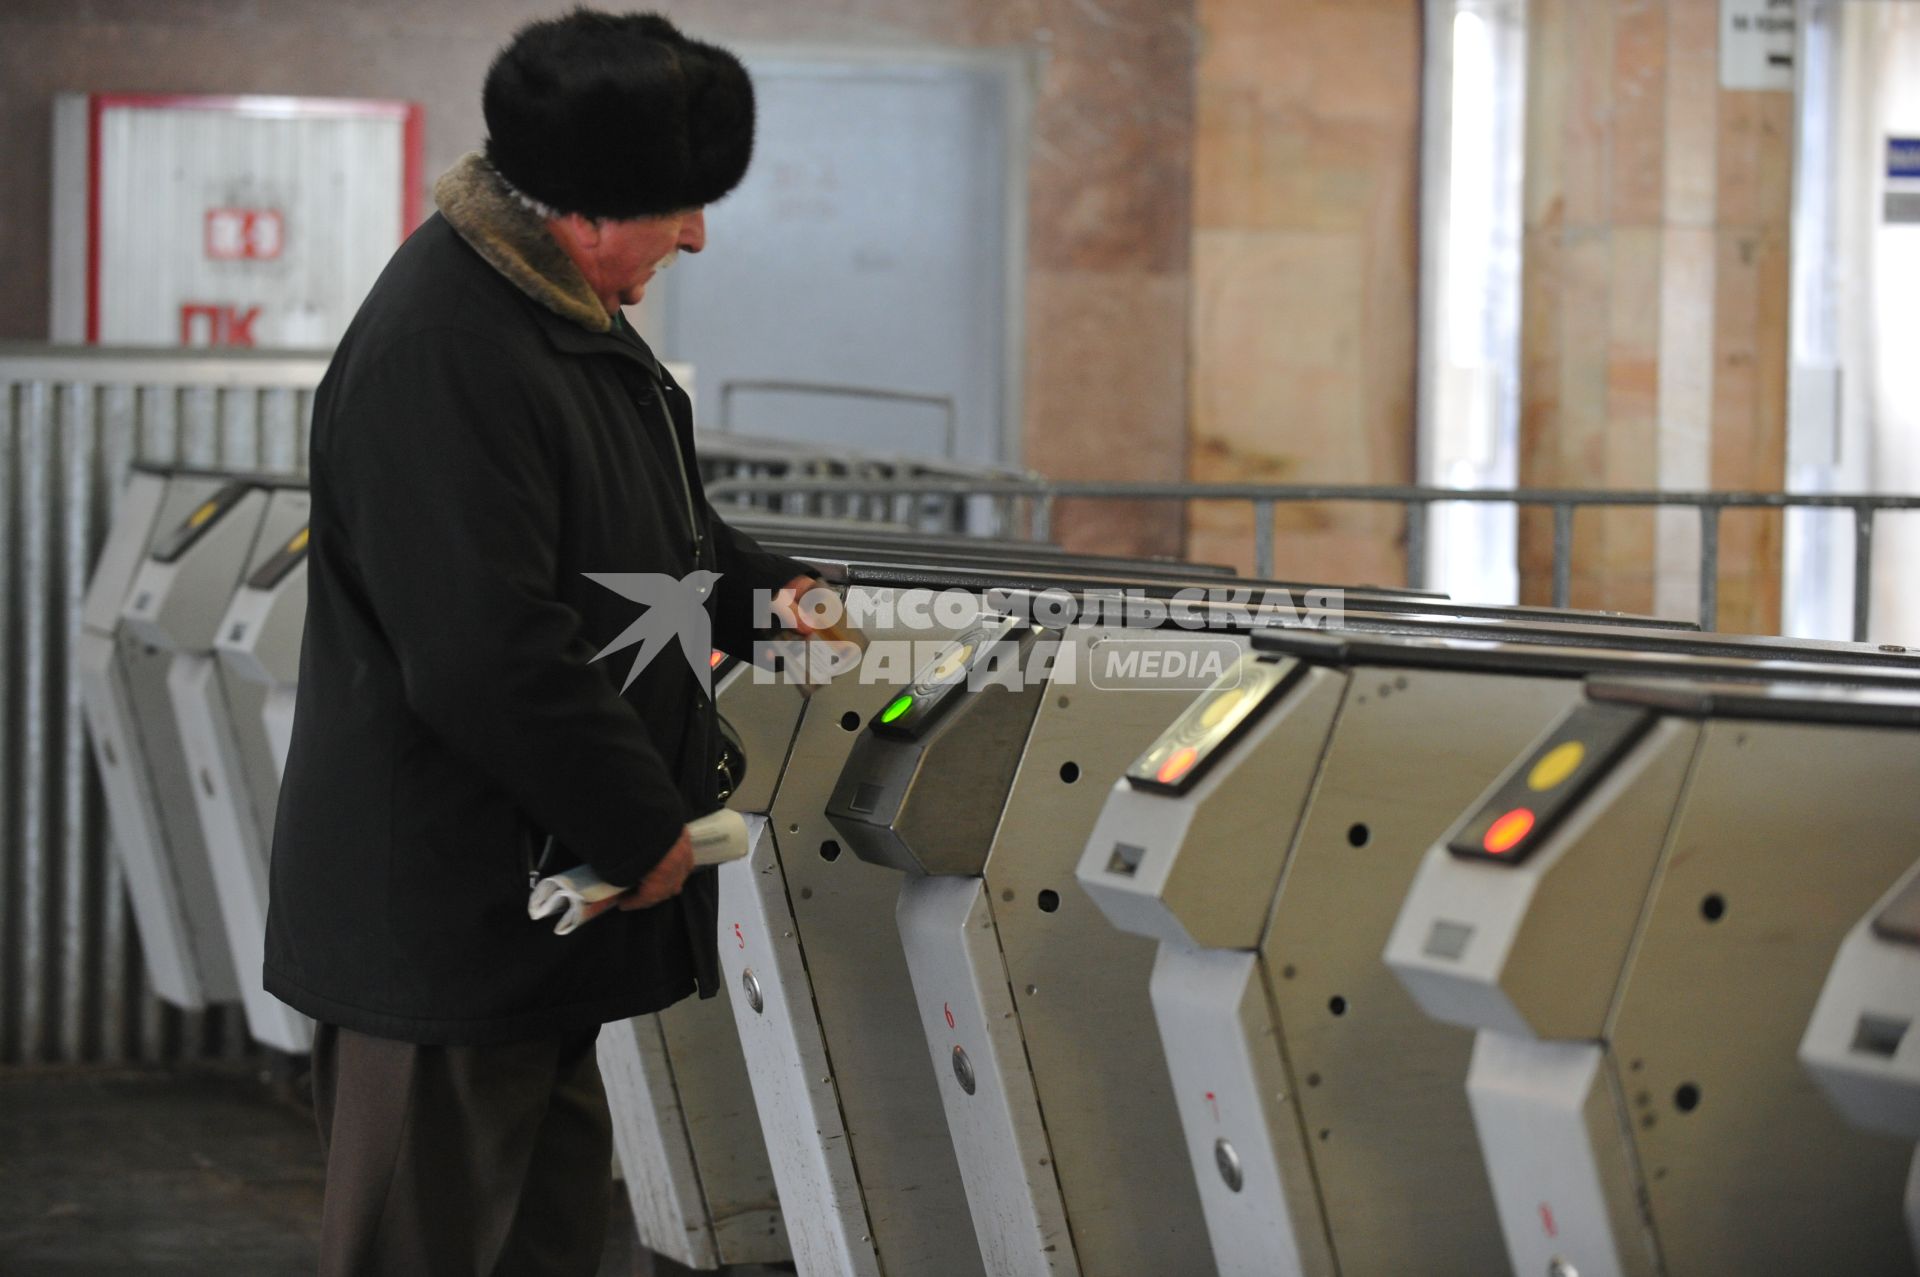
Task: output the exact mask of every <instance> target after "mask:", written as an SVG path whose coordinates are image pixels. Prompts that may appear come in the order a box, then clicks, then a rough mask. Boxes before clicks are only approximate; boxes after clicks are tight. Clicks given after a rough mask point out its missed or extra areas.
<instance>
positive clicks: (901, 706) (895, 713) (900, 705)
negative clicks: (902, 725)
mask: <svg viewBox="0 0 1920 1277" xmlns="http://www.w3.org/2000/svg"><path fill="white" fill-rule="evenodd" d="M912 708H913V693H911V692H908V693H906V694H905V695H903V696H896V697H894V699H893V704H891V705H889V706H887V707H886V708H885V709H883V710H881V711H880V721H881V722H883V723H891V722H894V721H895V720H897V719H898V718H899V717H900V716H901V715H902V714H905V713H906V712H907V711H908V710H910V709H912Z"/></svg>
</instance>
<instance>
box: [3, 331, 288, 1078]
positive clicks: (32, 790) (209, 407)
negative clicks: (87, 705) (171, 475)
mask: <svg viewBox="0 0 1920 1277" xmlns="http://www.w3.org/2000/svg"><path fill="white" fill-rule="evenodd" d="M325 366H326V363H325V360H324V359H317V358H306V357H282V356H258V357H247V356H236V355H226V354H223V355H222V356H221V357H220V358H219V359H217V360H215V359H210V358H208V357H206V356H193V355H184V354H181V353H178V352H115V351H109V350H94V351H87V352H84V353H79V352H73V351H68V350H54V349H50V348H45V347H0V565H4V566H3V567H0V1065H8V1064H23V1063H81V1062H92V1061H102V1062H121V1061H166V1060H175V1059H194V1058H210V1057H222V1056H236V1055H241V1054H244V1053H246V1052H247V1051H248V1050H249V1049H250V1048H249V1046H248V1042H247V1036H246V1030H245V1025H244V1022H243V1020H242V1017H241V1015H240V1013H239V1011H238V1008H237V1007H236V1008H233V1009H227V1008H218V1009H214V1010H210V1011H207V1012H203V1013H192V1012H182V1011H179V1010H177V1009H175V1008H173V1007H170V1006H166V1005H164V1004H163V1003H161V1002H159V1001H158V1000H157V999H155V998H154V997H153V995H152V994H151V993H150V992H149V991H148V989H147V980H146V974H145V972H144V970H143V969H142V966H141V960H140V946H139V940H138V937H137V935H136V934H135V932H134V924H133V919H132V916H131V913H130V912H129V909H128V904H127V897H126V889H125V886H124V884H123V882H122V880H121V874H120V866H119V862H118V859H117V858H116V857H115V856H114V855H113V854H112V853H111V848H110V846H109V841H108V840H109V838H110V836H111V831H110V830H109V829H108V827H107V823H106V815H105V811H104V808H103V805H102V801H101V795H100V787H99V780H98V778H97V777H96V776H95V774H94V770H93V759H92V755H91V753H90V752H89V748H88V742H87V738H86V729H85V726H84V724H83V720H82V717H81V707H80V693H79V688H78V684H77V681H76V680H74V679H73V678H71V677H70V669H69V665H70V659H71V654H72V652H73V648H74V642H75V640H76V638H77V637H78V634H79V631H80V615H81V613H80V609H81V604H82V600H83V599H84V596H85V592H86V584H87V577H88V574H89V573H90V572H91V570H92V567H93V562H94V559H95V557H96V556H97V555H98V553H99V550H100V546H101V543H102V541H103V540H104V538H105V535H106V531H107V527H108V525H109V524H110V523H111V521H112V519H113V516H114V512H115V509H116V507H117V505H118V502H119V499H120V494H121V492H122V491H123V489H124V487H125V481H126V475H127V470H128V468H129V466H131V465H132V464H133V463H134V462H135V461H144V462H151V463H156V464H178V465H194V466H208V467H222V468H228V467H230V468H234V469H248V470H266V471H273V472H279V473H295V472H299V471H301V470H303V469H304V467H305V464H306V436H307V425H308V422H309V419H310V417H311V414H312V401H313V387H314V386H315V385H316V384H317V383H318V382H319V379H320V375H321V373H322V372H323V371H324V369H325Z"/></svg>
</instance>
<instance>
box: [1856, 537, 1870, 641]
mask: <svg viewBox="0 0 1920 1277" xmlns="http://www.w3.org/2000/svg"><path fill="white" fill-rule="evenodd" d="M1872 608H1873V507H1872V506H1870V505H1857V506H1855V507H1854V508H1853V641H1854V642H1856V643H1864V642H1866V641H1867V619H1868V614H1869V613H1870V612H1871V611H1872Z"/></svg>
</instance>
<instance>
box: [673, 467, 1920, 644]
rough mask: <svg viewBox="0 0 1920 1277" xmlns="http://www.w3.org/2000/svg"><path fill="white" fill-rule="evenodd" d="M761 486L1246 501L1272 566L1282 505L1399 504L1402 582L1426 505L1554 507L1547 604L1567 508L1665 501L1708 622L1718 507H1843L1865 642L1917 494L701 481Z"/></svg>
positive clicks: (1040, 526)
mask: <svg viewBox="0 0 1920 1277" xmlns="http://www.w3.org/2000/svg"><path fill="white" fill-rule="evenodd" d="M766 492H787V493H795V492H800V493H805V494H807V495H818V496H823V497H824V496H881V497H905V498H911V497H940V498H946V499H948V500H961V499H964V498H968V497H991V498H997V499H1000V500H1003V501H1011V500H1013V499H1020V498H1024V499H1026V500H1028V501H1030V502H1031V503H1032V505H1031V508H1032V511H1033V514H1032V519H1031V523H1030V526H1029V528H1028V534H1029V535H1031V536H1034V537H1048V536H1050V535H1051V532H1052V511H1053V507H1054V505H1055V503H1056V502H1059V501H1062V500H1127V501H1154V500H1164V501H1182V502H1190V501H1244V502H1248V503H1250V504H1251V505H1252V506H1253V509H1254V548H1255V555H1254V558H1255V567H1254V570H1255V572H1256V573H1257V574H1259V575H1261V576H1271V575H1272V574H1273V569H1274V517H1275V514H1276V512H1277V510H1278V507H1279V506H1281V505H1282V504H1299V503H1301V502H1333V501H1358V502H1368V503H1374V504H1392V505H1399V506H1401V507H1403V508H1404V509H1405V511H1406V515H1407V538H1406V542H1407V585H1408V587H1409V588H1412V589H1421V588H1424V587H1425V581H1426V571H1425V569H1426V528H1427V519H1428V513H1429V510H1430V508H1431V507H1432V506H1434V505H1437V504H1441V503H1453V502H1473V503H1482V504H1501V505H1512V506H1516V507H1545V508H1547V509H1550V510H1552V511H1553V525H1554V527H1553V606H1555V607H1561V608H1564V607H1567V606H1568V605H1569V602H1570V597H1571V595H1572V563H1573V515H1574V511H1576V510H1578V509H1580V508H1582V507H1606V508H1616V509H1617V508H1623V507H1628V508H1631V507H1641V508H1646V507H1663V508H1674V507H1680V508H1686V509H1692V510H1695V511H1697V512H1698V513H1699V515H1700V624H1701V626H1702V628H1704V629H1709V630H1710V629H1713V628H1714V625H1715V623H1716V622H1717V620H1718V617H1719V565H1720V515H1721V514H1722V513H1723V512H1724V511H1727V510H1789V509H1814V510H1848V511H1851V512H1852V513H1853V517H1854V568H1853V584H1854V591H1853V596H1854V602H1853V637H1854V641H1855V642H1865V641H1866V636H1867V626H1868V621H1869V619H1870V608H1871V605H1872V592H1871V590H1870V588H1869V585H1870V582H1871V576H1872V567H1873V527H1874V516H1875V515H1877V514H1879V513H1880V512H1882V511H1896V510H1920V496H1896V495H1887V494H1881V493H1869V492H1861V493H1838V492H1737V491H1689V492H1680V491H1668V490H1659V489H1596V490H1584V489H1577V488H1435V487H1425V486H1418V485H1411V484H1406V485H1402V484H1259V483H1142V482H1132V481H1117V480H1067V479H1062V480H991V481H983V482H973V481H955V480H935V479H914V478H901V479H864V478H844V479H842V478H834V479H817V480H816V479H798V480H792V481H788V480H780V481H775V482H771V483H770V482H768V481H766V480H757V479H747V478H741V479H727V480H722V481H720V482H717V483H714V484H712V485H710V486H709V487H708V495H709V496H710V497H712V498H713V499H714V500H715V501H725V500H727V499H729V498H738V497H744V496H751V495H758V494H761V493H766Z"/></svg>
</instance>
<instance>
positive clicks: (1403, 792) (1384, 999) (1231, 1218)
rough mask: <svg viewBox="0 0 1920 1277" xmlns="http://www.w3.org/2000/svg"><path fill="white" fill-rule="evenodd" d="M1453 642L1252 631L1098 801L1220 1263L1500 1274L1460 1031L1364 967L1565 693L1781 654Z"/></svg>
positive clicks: (1646, 642) (1631, 640) (1482, 632)
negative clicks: (1477, 803)
mask: <svg viewBox="0 0 1920 1277" xmlns="http://www.w3.org/2000/svg"><path fill="white" fill-rule="evenodd" d="M1350 619H1351V618H1350ZM1369 624H1373V623H1371V622H1369ZM1377 628H1380V629H1382V630H1387V631H1390V630H1391V628H1392V625H1391V622H1388V621H1385V620H1382V621H1380V622H1378V624H1377ZM1413 628H1415V629H1416V630H1417V631H1421V632H1425V629H1426V627H1425V625H1424V623H1423V624H1422V625H1421V626H1416V627H1413ZM1451 628H1452V630H1453V632H1454V633H1456V635H1458V636H1460V637H1465V636H1467V635H1469V634H1471V635H1474V636H1475V637H1474V638H1473V639H1472V641H1471V642H1459V641H1446V640H1440V639H1432V638H1414V639H1407V640H1400V641H1396V640H1394V639H1392V638H1390V637H1387V636H1386V635H1385V634H1382V635H1381V636H1379V637H1374V636H1371V635H1367V634H1363V633H1350V634H1344V635H1336V634H1313V633H1310V632H1306V631H1289V632H1273V633H1259V634H1256V635H1255V638H1254V649H1255V652H1254V654H1253V655H1251V656H1250V657H1249V658H1247V666H1246V668H1244V669H1243V670H1242V671H1241V672H1240V674H1239V681H1238V682H1235V681H1233V680H1228V681H1226V682H1223V684H1222V686H1221V687H1220V688H1218V689H1217V690H1215V691H1214V692H1211V693H1209V694H1208V695H1206V696H1203V697H1202V698H1200V699H1199V700H1197V701H1195V702H1194V704H1193V706H1192V708H1191V709H1190V710H1189V712H1188V713H1187V714H1186V715H1183V717H1182V719H1181V721H1179V722H1177V723H1175V724H1174V725H1173V726H1172V727H1170V728H1169V729H1168V730H1167V732H1166V733H1165V734H1164V735H1163V736H1162V737H1161V738H1160V740H1159V741H1158V742H1156V743H1155V744H1154V746H1153V747H1152V748H1151V749H1149V750H1147V751H1145V752H1144V753H1143V754H1142V755H1141V756H1140V757H1139V759H1138V760H1137V761H1136V763H1135V764H1134V765H1133V766H1132V767H1131V768H1129V769H1128V773H1127V775H1126V777H1125V778H1124V779H1123V780H1121V781H1120V782H1119V783H1117V784H1116V785H1115V786H1114V787H1113V791H1112V794H1111V796H1110V798H1109V800H1108V803H1107V806H1106V809H1105V811H1104V812H1103V814H1102V817H1101V820H1100V823H1099V825H1098V826H1097V827H1096V829H1095V831H1094V833H1093V836H1092V837H1091V838H1090V839H1089V840H1088V843H1087V845H1086V848H1085V853H1084V855H1083V857H1082V859H1081V861H1080V865H1079V878H1080V881H1081V883H1082V885H1083V886H1084V887H1085V888H1086V890H1087V891H1088V893H1089V895H1091V896H1092V897H1093V898H1094V899H1095V900H1096V901H1097V902H1098V903H1099V905H1100V906H1101V908H1102V909H1103V911H1104V912H1105V913H1106V914H1107V915H1108V916H1109V917H1110V918H1111V919H1112V920H1113V921H1114V922H1115V923H1116V924H1117V925H1119V926H1121V927H1122V928H1124V929H1127V930H1131V931H1136V932H1139V933H1142V934H1145V935H1149V936H1152V937H1154V938H1156V939H1158V940H1160V941H1161V942H1162V944H1161V949H1160V954H1159V958H1158V960H1157V962H1156V966H1155V970H1154V974H1153V977H1152V987H1151V994H1152V1000H1153V1004H1154V1008H1155V1013H1156V1019H1157V1021H1158V1023H1159V1026H1160V1031H1161V1039H1162V1045H1163V1047H1164V1050H1165V1052H1166V1056H1167V1061H1168V1067H1169V1071H1170V1073H1171V1075H1172V1078H1173V1082H1174V1087H1175V1095H1176V1099H1177V1101H1178V1103H1179V1105H1180V1109H1181V1117H1182V1124H1183V1127H1184V1129H1185V1132H1186V1136H1187V1141H1186V1146H1187V1153H1188V1157H1189V1160H1190V1163H1191V1165H1192V1169H1193V1174H1194V1175H1195V1178H1196V1180H1197V1182H1198V1183H1199V1187H1200V1194H1201V1199H1202V1205H1203V1208H1204V1210H1205V1214H1206V1219H1207V1223H1208V1228H1209V1232H1210V1234H1211V1236H1212V1239H1213V1243H1214V1251H1215V1256H1216V1259H1217V1261H1218V1263H1219V1265H1220V1267H1221V1269H1222V1271H1224V1272H1230V1273H1252V1272H1262V1273H1270V1272H1326V1271H1333V1270H1334V1268H1335V1266H1336V1265H1337V1269H1338V1271H1340V1272H1343V1273H1350V1274H1351V1273H1360V1274H1367V1273H1399V1272H1436V1273H1437V1272H1458V1273H1476V1274H1478V1273H1491V1272H1502V1271H1507V1256H1506V1248H1505V1245H1504V1243H1503V1241H1502V1237H1501V1233H1500V1228H1499V1223H1498V1219H1497V1217H1496V1213H1495V1209H1494V1198H1493V1192H1492V1188H1491V1185H1490V1183H1489V1180H1488V1178H1487V1175H1486V1172H1485V1170H1484V1168H1483V1165H1482V1161H1481V1157H1480V1152H1479V1145H1478V1140H1477V1138H1476V1135H1475V1130H1474V1124H1473V1120H1472V1115H1471V1112H1470V1111H1469V1109H1468V1106H1467V1102H1466V1097H1465V1094H1464V1091H1463V1088H1462V1086H1461V1079H1462V1078H1464V1077H1465V1076H1466V1072H1467V1067H1468V1062H1469V1054H1470V1051H1471V1047H1472V1040H1471V1036H1470V1035H1469V1034H1467V1033H1466V1032H1463V1031H1462V1030H1460V1029H1457V1028H1455V1027H1453V1026H1450V1025H1445V1024H1438V1023H1435V1022H1433V1021H1432V1020H1430V1019H1429V1018H1428V1017H1427V1016H1426V1015H1425V1014H1423V1013H1422V1011H1421V1010H1420V1008H1419V1007H1418V1006H1417V1005H1416V1004H1415V1003H1414V1002H1413V1001H1412V999H1411V998H1409V997H1408V995H1407V994H1406V992H1405V991H1404V990H1402V989H1401V988H1400V987H1399V985H1398V984H1397V982H1396V981H1395V980H1394V979H1393V977H1392V975H1391V974H1390V973H1389V972H1388V970H1387V969H1386V967H1385V966H1384V965H1383V964H1382V963H1381V962H1380V956H1379V955H1380V951H1381V948H1382V946H1383V945H1384V943H1385V940H1386V937H1387V934H1388V931H1389V929H1390V928H1391V926H1392V924H1393V921H1394V918H1395V917H1396V916H1397V914H1398V911H1399V907H1400V904H1401V901H1402V900H1403V899H1404V897H1405V895H1406V892H1407V888H1408V886H1409V885H1410V883H1411V881H1412V878H1413V875H1414V872H1415V869H1416V868H1417V866H1418V864H1419V859H1420V856H1421V854H1422V853H1423V852H1424V851H1425V849H1426V848H1427V847H1428V846H1429V845H1430V844H1431V843H1432V841H1433V839H1434V838H1435V837H1436V836H1437V835H1438V834H1439V833H1440V832H1441V831H1443V830H1444V829H1445V828H1446V827H1447V825H1448V824H1449V823H1450V822H1451V821H1452V820H1453V819H1454V818H1455V817H1456V816H1457V815H1458V814H1459V811H1460V809H1461V808H1463V807H1464V806H1466V805H1467V804H1468V803H1469V802H1470V801H1471V800H1472V799H1473V798H1474V796H1476V795H1478V794H1479V793H1481V792H1482V791H1483V790H1484V789H1485V787H1486V784H1487V782H1488V781H1489V780H1490V779H1491V778H1492V777H1494V776H1495V775H1497V774H1498V773H1499V772H1500V771H1501V769H1502V768H1504V767H1505V766H1506V765H1507V764H1508V763H1509V762H1510V761H1511V759H1512V758H1513V756H1514V755H1515V754H1516V753H1517V752H1519V750H1520V749H1522V748H1523V747H1524V746H1525V745H1526V744H1528V743H1529V742H1530V741H1532V740H1533V739H1534V738H1535V737H1536V736H1537V735H1538V734H1539V733H1540V731H1541V730H1542V729H1543V728H1544V727H1545V726H1546V725H1547V724H1548V723H1550V722H1552V721H1553V720H1554V719H1555V718H1556V717H1557V716H1558V715H1559V714H1560V713H1561V712H1563V711H1564V710H1565V709H1566V708H1567V707H1568V706H1569V705H1571V704H1572V703H1573V702H1574V701H1575V700H1576V699H1577V698H1578V696H1579V693H1580V683H1579V681H1578V678H1579V676H1580V675H1582V674H1584V673H1587V672H1590V671H1592V670H1594V669H1596V668H1608V667H1612V668H1617V669H1619V670H1622V671H1633V670H1638V669H1642V668H1646V667H1649V666H1653V667H1660V668H1664V669H1669V670H1670V669H1672V668H1675V667H1679V668H1685V669H1696V670H1697V669H1703V668H1709V667H1711V668H1713V669H1715V670H1716V671H1717V672H1719V673H1721V674H1724V675H1728V676H1731V675H1733V674H1735V673H1737V672H1740V671H1743V670H1751V669H1754V668H1758V667H1761V666H1767V667H1771V664H1773V663H1769V662H1742V661H1738V660H1735V659H1732V658H1729V657H1723V656H1717V655H1709V656H1705V657H1692V658H1688V657H1687V656H1685V655H1684V654H1685V653H1688V652H1690V651H1693V650H1705V651H1707V652H1709V653H1717V652H1719V651H1722V650H1725V649H1727V648H1729V647H1732V648H1735V649H1737V647H1738V645H1737V644H1735V643H1732V642H1730V641H1728V640H1724V639H1721V638H1719V637H1717V636H1705V635H1689V634H1674V633H1671V632H1667V633H1662V632H1656V631H1651V630H1643V631H1634V630H1630V629H1625V628H1617V627H1616V628H1613V629H1611V630H1608V631H1605V632H1603V631H1602V630H1601V628H1600V627H1588V626H1574V627H1564V628H1551V629H1550V628H1547V627H1528V626H1524V625H1516V626H1505V627H1478V628H1476V627H1472V626H1455V627H1451ZM1520 635H1525V636H1526V637H1527V639H1528V640H1529V642H1528V643H1526V644H1522V643H1519V642H1502V641H1501V640H1503V639H1513V638H1516V637H1517V636H1520ZM1556 636H1557V637H1560V638H1561V640H1562V642H1563V643H1566V644H1574V643H1579V644H1583V645H1584V646H1580V647H1573V646H1563V647H1558V648H1556V647H1552V646H1546V645H1545V644H1547V643H1549V642H1550V641H1551V640H1552V639H1553V638H1554V637H1556ZM1760 646H1761V647H1763V648H1764V649H1765V650H1766V651H1767V652H1768V653H1769V654H1770V655H1776V656H1777V655H1782V654H1784V653H1785V652H1786V650H1787V649H1786V647H1785V646H1783V645H1781V644H1777V643H1775V644H1763V645H1760ZM1828 655H1829V658H1831V655H1832V654H1828ZM1880 655H1881V656H1884V655H1885V654H1880ZM1862 659H1863V660H1864V659H1869V658H1868V657H1867V655H1866V654H1865V653H1864V652H1863V655H1862ZM1262 665H1265V666H1269V667H1271V668H1270V669H1268V670H1266V671H1264V672H1262V671H1260V670H1259V669H1258V668H1257V667H1259V666H1262ZM1915 669H1920V665H1917V664H1916V663H1914V662H1912V661H1908V662H1907V665H1906V670H1907V672H1906V673H1904V674H1903V673H1901V672H1899V671H1896V670H1887V671H1885V672H1876V671H1874V670H1871V669H1862V670H1860V671H1859V677H1861V678H1863V679H1867V680H1874V679H1884V680H1886V681H1890V682H1898V681H1901V680H1902V679H1903V678H1905V679H1907V680H1909V681H1911V679H1912V673H1911V671H1913V670H1915ZM1816 676H1817V677H1821V678H1830V677H1833V674H1832V672H1831V671H1828V672H1825V673H1819V674H1817V675H1816ZM1522 1271H1526V1270H1522Z"/></svg>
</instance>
